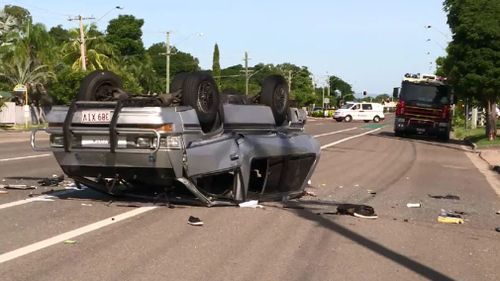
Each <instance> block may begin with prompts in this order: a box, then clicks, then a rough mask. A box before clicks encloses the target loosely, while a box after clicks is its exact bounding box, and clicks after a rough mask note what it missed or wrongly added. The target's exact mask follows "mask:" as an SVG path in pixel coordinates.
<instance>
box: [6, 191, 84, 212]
mask: <svg viewBox="0 0 500 281" xmlns="http://www.w3.org/2000/svg"><path fill="white" fill-rule="evenodd" d="M72 192H75V190H62V191H56V192H52V193H51V194H50V195H41V196H37V197H32V198H27V199H23V200H18V201H14V202H10V203H5V204H2V205H0V210H1V209H7V208H10V207H15V206H19V205H24V204H28V203H31V202H36V201H47V200H46V199H53V198H54V196H61V195H65V194H68V193H72Z"/></svg>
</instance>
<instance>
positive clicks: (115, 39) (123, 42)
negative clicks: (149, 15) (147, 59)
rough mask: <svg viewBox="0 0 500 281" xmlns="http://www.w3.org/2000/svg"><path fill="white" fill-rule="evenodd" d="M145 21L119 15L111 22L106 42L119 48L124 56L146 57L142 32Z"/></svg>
mask: <svg viewBox="0 0 500 281" xmlns="http://www.w3.org/2000/svg"><path fill="white" fill-rule="evenodd" d="M143 25H144V20H142V19H136V18H135V17H134V16H132V15H119V16H118V18H116V19H112V20H110V21H109V24H108V27H107V29H106V31H107V35H106V40H107V41H108V43H110V44H113V45H115V46H116V47H117V49H118V51H119V52H120V54H121V55H122V56H142V55H144V52H145V50H144V44H143V43H142V39H141V36H142V30H141V27H142V26H143Z"/></svg>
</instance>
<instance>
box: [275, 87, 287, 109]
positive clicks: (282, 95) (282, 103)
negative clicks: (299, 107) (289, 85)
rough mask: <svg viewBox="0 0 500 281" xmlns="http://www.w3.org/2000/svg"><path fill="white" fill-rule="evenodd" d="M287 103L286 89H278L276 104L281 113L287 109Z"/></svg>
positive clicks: (276, 90) (276, 91)
mask: <svg viewBox="0 0 500 281" xmlns="http://www.w3.org/2000/svg"><path fill="white" fill-rule="evenodd" d="M286 102H287V96H286V90H285V88H283V87H277V88H276V89H275V90H274V104H275V105H276V109H278V111H279V112H283V111H284V110H285V107H286Z"/></svg>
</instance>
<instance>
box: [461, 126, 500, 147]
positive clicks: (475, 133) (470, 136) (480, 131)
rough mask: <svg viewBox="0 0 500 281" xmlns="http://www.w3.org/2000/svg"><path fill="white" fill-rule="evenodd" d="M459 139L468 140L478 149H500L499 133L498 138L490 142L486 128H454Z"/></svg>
mask: <svg viewBox="0 0 500 281" xmlns="http://www.w3.org/2000/svg"><path fill="white" fill-rule="evenodd" d="M453 129H454V131H453V132H454V134H455V137H456V138H457V139H460V140H468V141H470V142H473V143H475V144H476V145H477V148H500V135H499V134H498V131H497V137H496V139H495V140H493V141H489V140H488V137H487V136H486V133H485V129H484V128H477V129H467V130H465V129H464V128H462V127H461V128H457V127H455V128H453Z"/></svg>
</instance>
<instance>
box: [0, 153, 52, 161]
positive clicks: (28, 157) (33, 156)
mask: <svg viewBox="0 0 500 281" xmlns="http://www.w3.org/2000/svg"><path fill="white" fill-rule="evenodd" d="M51 155H52V154H51V153H45V154H38V155H29V156H21V157H13V158H3V159H0V162H8V161H15V160H24V159H32V158H41V157H47V156H51Z"/></svg>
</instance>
